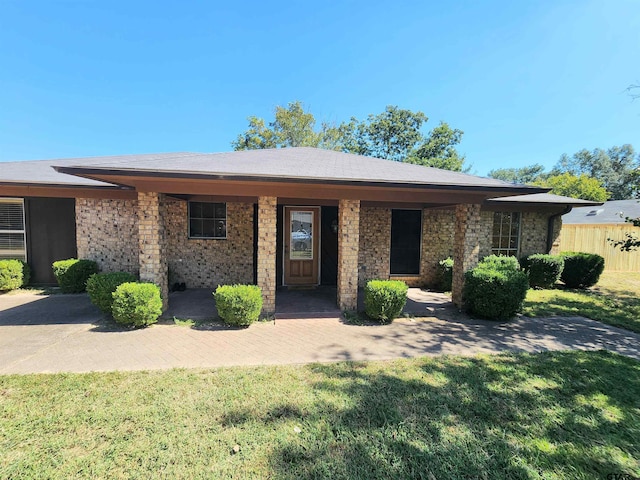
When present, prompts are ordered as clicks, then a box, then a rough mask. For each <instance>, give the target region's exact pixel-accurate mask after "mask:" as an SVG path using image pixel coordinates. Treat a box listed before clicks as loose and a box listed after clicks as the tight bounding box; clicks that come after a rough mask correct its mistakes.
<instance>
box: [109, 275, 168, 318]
mask: <svg viewBox="0 0 640 480" xmlns="http://www.w3.org/2000/svg"><path fill="white" fill-rule="evenodd" d="M111 313H112V315H113V318H114V319H115V321H116V322H118V323H120V324H122V325H132V326H134V327H145V326H147V325H151V324H152V323H156V322H157V321H158V317H159V316H160V315H162V298H161V297H160V288H159V287H158V286H157V285H154V284H153V283H136V282H127V283H123V284H121V285H119V286H118V287H117V288H116V290H115V292H113V304H112V305H111Z"/></svg>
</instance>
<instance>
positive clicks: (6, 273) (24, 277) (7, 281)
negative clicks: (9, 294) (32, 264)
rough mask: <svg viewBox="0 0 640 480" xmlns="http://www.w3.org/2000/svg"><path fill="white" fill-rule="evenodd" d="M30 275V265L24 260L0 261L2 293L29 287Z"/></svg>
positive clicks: (0, 290) (0, 288) (0, 286)
mask: <svg viewBox="0 0 640 480" xmlns="http://www.w3.org/2000/svg"><path fill="white" fill-rule="evenodd" d="M30 274H31V269H30V268H29V265H27V264H26V263H25V262H23V261H22V260H13V259H12V260H0V292H5V291H9V290H15V289H16V288H20V287H23V286H25V285H27V284H28V283H29V277H30Z"/></svg>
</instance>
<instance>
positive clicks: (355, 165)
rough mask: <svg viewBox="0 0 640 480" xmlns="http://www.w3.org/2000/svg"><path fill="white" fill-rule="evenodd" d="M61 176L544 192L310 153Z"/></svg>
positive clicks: (182, 157)
mask: <svg viewBox="0 0 640 480" xmlns="http://www.w3.org/2000/svg"><path fill="white" fill-rule="evenodd" d="M57 170H58V171H59V172H64V173H70V174H75V175H83V176H91V175H92V174H95V175H99V174H105V173H107V172H108V173H109V174H119V175H125V176H126V175H132V176H136V175H148V176H165V177H166V176H171V177H174V176H175V177H191V178H193V177H208V178H212V177H213V178H220V179H242V180H273V181H298V182H305V181H324V182H338V183H342V182H349V183H377V184H412V185H424V186H463V187H476V188H498V189H512V190H514V193H518V192H522V193H527V191H531V192H532V193H535V192H540V191H541V190H545V189H541V188H540V187H531V186H525V185H514V184H512V183H509V182H504V181H502V180H496V179H492V178H484V177H478V176H475V175H468V174H466V173H460V172H452V171H449V170H441V169H438V168H431V167H424V166H421V165H412V164H408V163H401V162H394V161H391V160H383V159H379V158H373V157H366V156H362V155H354V154H350V153H343V152H337V151H333V150H323V149H318V148H311V147H293V148H278V149H264V150H243V151H235V152H225V153H201V154H197V153H192V154H176V155H175V156H174V157H171V156H170V154H164V155H161V156H154V155H138V156H124V157H105V158H104V160H103V161H99V160H98V159H92V162H91V163H90V164H88V163H87V162H85V159H77V160H76V161H75V163H73V162H65V165H62V164H60V165H58V166H57Z"/></svg>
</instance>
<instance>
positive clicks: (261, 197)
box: [0, 147, 597, 312]
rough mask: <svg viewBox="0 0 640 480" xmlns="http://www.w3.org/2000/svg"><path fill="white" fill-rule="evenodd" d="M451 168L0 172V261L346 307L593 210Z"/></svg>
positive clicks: (319, 158) (301, 158) (103, 162)
mask: <svg viewBox="0 0 640 480" xmlns="http://www.w3.org/2000/svg"><path fill="white" fill-rule="evenodd" d="M546 192H547V189H546V188H541V187H537V186H527V185H516V184H511V183H506V182H503V181H500V180H495V179H489V178H482V177H477V176H473V175H467V174H464V173H459V172H451V171H447V170H440V169H436V168H429V167H423V166H419V165H411V164H405V163H399V162H393V161H389V160H382V159H377V158H371V157H364V156H359V155H353V154H346V153H341V152H336V151H329V150H321V149H316V148H307V147H299V148H285V149H270V150H252V151H238V152H229V153H213V154H210V153H164V154H150V155H124V156H111V157H94V158H74V159H58V160H44V161H22V162H5V163H0V257H2V256H4V257H21V258H24V259H26V260H27V261H28V262H29V264H30V265H31V266H32V269H33V275H34V280H35V281H36V282H41V283H47V282H52V281H53V280H54V279H53V278H52V275H51V268H50V264H51V262H52V261H54V260H58V259H61V258H68V257H74V256H77V257H79V258H88V259H92V260H95V261H96V262H98V265H99V267H100V268H101V269H102V270H103V271H129V272H132V273H135V274H137V275H139V276H140V278H141V279H142V280H147V281H151V282H154V283H156V284H158V285H159V286H160V287H161V290H162V292H163V298H164V300H165V302H166V301H167V298H168V288H169V285H171V284H173V282H185V283H186V285H187V287H206V288H212V289H213V288H215V287H216V286H217V285H219V284H230V283H255V284H257V285H259V286H260V287H261V288H262V292H263V297H264V311H265V312H273V311H275V298H276V289H277V287H278V286H314V285H336V286H337V289H336V290H337V298H336V302H337V304H338V306H339V307H340V308H341V309H345V310H348V309H355V308H356V305H357V291H358V287H359V286H362V285H363V284H364V283H365V282H366V281H367V280H369V279H373V278H385V279H387V278H397V279H402V280H405V281H406V282H407V283H409V284H410V285H420V286H422V285H429V284H432V283H433V282H434V281H435V274H436V267H437V263H438V261H440V260H442V259H444V258H446V257H448V256H452V257H453V258H454V260H455V266H454V282H453V292H452V296H453V301H454V303H456V304H457V305H460V304H461V302H462V286H463V282H464V272H465V271H467V270H469V269H470V268H472V267H473V266H475V265H476V263H477V262H478V260H479V259H480V258H481V257H483V256H485V255H489V254H491V253H497V254H505V255H518V256H524V255H528V254H531V253H536V252H548V251H551V250H553V248H554V242H555V241H556V240H557V237H558V235H559V232H560V228H561V219H560V216H561V215H562V214H563V213H566V212H567V211H568V210H570V209H571V207H573V206H577V205H597V204H595V203H593V202H585V201H582V200H576V199H571V198H567V197H559V196H555V195H549V194H548V193H546Z"/></svg>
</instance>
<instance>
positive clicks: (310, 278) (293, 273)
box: [283, 207, 320, 286]
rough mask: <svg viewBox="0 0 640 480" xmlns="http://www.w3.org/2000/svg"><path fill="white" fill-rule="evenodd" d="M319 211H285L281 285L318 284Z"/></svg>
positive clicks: (302, 208) (308, 209)
mask: <svg viewBox="0 0 640 480" xmlns="http://www.w3.org/2000/svg"><path fill="white" fill-rule="evenodd" d="M319 226H320V207H284V241H283V243H284V252H283V263H284V284H285V285H300V286H314V285H318V284H319V280H320V278H319V268H318V267H319V264H320V263H319V260H320V248H319V247H320V228H319Z"/></svg>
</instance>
